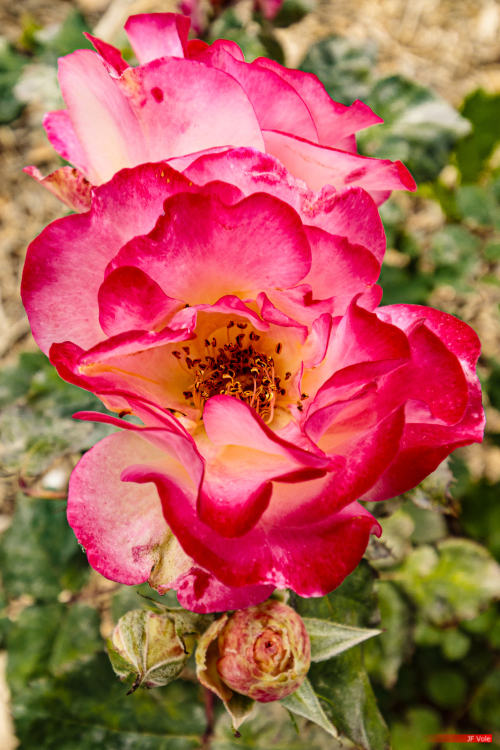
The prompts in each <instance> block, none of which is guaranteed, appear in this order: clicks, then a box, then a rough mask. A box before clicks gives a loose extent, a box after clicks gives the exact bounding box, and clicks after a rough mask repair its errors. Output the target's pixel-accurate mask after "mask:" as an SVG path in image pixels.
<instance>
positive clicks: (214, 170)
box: [173, 148, 313, 213]
mask: <svg viewBox="0 0 500 750" xmlns="http://www.w3.org/2000/svg"><path fill="white" fill-rule="evenodd" d="M173 166H175V168H176V169H179V170H180V171H182V172H183V173H184V175H186V177H189V179H191V180H193V182H195V183H196V184H198V185H205V184H206V183H208V182H211V181H213V180H225V181H226V182H228V183H230V184H232V185H237V186H238V187H239V188H240V190H241V191H242V192H243V193H244V195H251V194H252V193H258V192H264V193H269V194H270V195H274V196H275V197H276V198H280V199H281V200H283V201H285V203H288V204H289V205H290V206H292V208H295V210H296V211H297V213H300V211H301V206H302V204H303V202H304V201H305V200H306V199H308V202H311V200H312V198H313V194H312V192H311V191H310V190H309V189H308V188H307V186H306V184H305V183H304V182H303V181H302V180H298V179H297V178H295V177H293V175H291V174H290V173H289V172H288V171H287V170H286V169H285V168H284V166H283V165H282V164H280V162H279V161H278V160H277V159H275V158H274V157H273V156H271V155H270V154H264V153H262V152H261V151H256V150H255V149H252V148H232V149H225V150H223V151H216V150H215V149H214V150H210V151H209V152H207V153H205V154H201V155H199V156H198V157H197V158H195V159H193V160H192V161H191V163H190V164H189V165H188V166H187V167H185V168H183V167H182V165H179V166H178V167H177V166H176V164H175V162H174V163H173Z"/></svg>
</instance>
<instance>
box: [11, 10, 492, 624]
mask: <svg viewBox="0 0 500 750" xmlns="http://www.w3.org/2000/svg"><path fill="white" fill-rule="evenodd" d="M127 31H128V34H129V37H130V39H131V42H132V44H133V46H134V50H135V52H136V55H137V57H138V59H139V61H140V63H141V64H140V65H139V67H136V68H132V67H128V66H127V64H126V63H125V62H124V61H123V60H122V59H121V57H120V55H119V53H118V51H117V50H115V49H114V48H112V47H110V46H109V45H106V44H104V43H103V42H99V41H97V40H96V41H95V46H96V49H97V50H98V51H97V52H95V53H94V52H91V51H80V52H76V53H74V54H73V55H69V56H68V57H67V58H64V59H63V60H62V61H61V68H60V71H61V72H60V79H61V86H62V89H63V94H64V96H65V99H66V102H67V105H68V109H67V110H64V111H62V112H57V113H52V114H51V115H49V116H48V118H47V121H46V127H47V131H48V133H49V137H50V139H51V141H52V143H53V144H54V145H55V146H56V148H57V149H58V150H59V151H60V153H61V154H62V155H63V156H65V157H66V158H67V159H69V160H71V161H72V162H73V164H75V166H76V167H77V168H78V170H71V168H68V167H66V168H63V170H62V171H59V172H58V173H55V174H54V175H52V176H50V177H49V178H45V180H46V182H45V184H47V185H48V186H49V187H50V188H51V189H53V190H55V191H56V192H58V194H59V195H60V196H62V197H64V199H65V200H67V201H68V202H70V203H72V205H73V206H75V207H76V208H78V209H79V210H84V209H85V208H88V209H89V210H88V211H86V212H84V213H81V214H77V215H72V216H67V217H65V218H63V219H60V220H58V221H55V222H53V223H52V224H51V225H50V226H49V227H47V229H45V231H44V232H42V234H41V235H40V236H39V237H38V238H37V239H36V240H35V241H34V242H33V243H32V244H31V246H30V248H29V252H28V257H27V261H26V267H25V272H24V278H23V289H22V292H23V300H24V303H25V306H26V309H27V311H28V315H29V318H30V322H31V326H32V329H33V333H34V336H35V338H36V340H37V342H38V344H39V345H40V347H41V348H42V349H43V351H45V352H46V353H47V354H49V356H50V359H51V361H52V362H53V363H54V365H55V366H56V367H57V369H58V371H59V373H60V375H61V376H62V377H63V378H65V379H66V380H69V381H70V382H73V383H76V384H77V385H79V386H81V387H83V388H87V389H88V390H91V391H93V392H94V393H96V394H97V395H98V396H99V397H100V398H101V399H102V401H103V402H104V403H105V405H106V406H107V407H108V408H109V409H110V410H111V411H113V412H115V413H117V414H120V415H122V416H123V414H132V415H134V416H135V417H136V419H134V420H132V421H124V420H122V419H120V418H119V417H115V416H111V415H110V416H105V415H100V414H88V413H85V414H80V415H79V416H80V418H86V419H96V420H101V421H105V422H109V423H111V424H114V425H117V426H118V427H120V428H122V429H121V430H120V431H118V432H115V433H113V434H112V435H110V436H109V437H107V438H105V439H104V440H102V441H101V442H100V443H98V444H97V445H96V446H95V447H94V448H93V449H91V450H90V451H89V452H88V453H87V454H85V456H84V457H83V458H82V459H81V461H80V463H79V464H78V466H77V467H76V469H75V470H74V472H73V475H72V478H71V482H70V489H69V499H68V518H69V522H70V524H71V526H72V527H73V529H74V531H75V533H76V536H77V538H78V540H79V541H80V543H81V544H82V545H83V546H84V547H85V549H86V551H87V555H88V558H89V561H90V563H91V564H92V565H93V567H95V568H96V569H97V570H98V571H99V572H101V573H102V574H103V575H105V576H107V577H108V578H111V579H114V580H116V581H120V582H122V583H126V584H136V583H140V582H143V581H145V580H149V581H150V583H151V584H152V585H153V586H155V587H156V588H158V590H159V591H165V590H166V589H168V588H175V589H177V592H178V597H179V601H180V602H181V604H183V605H184V606H185V607H187V608H188V609H193V610H196V611H217V610H225V609H236V608H241V607H246V606H249V605H252V604H256V603H258V602H261V601H263V600H264V599H266V598H267V597H268V596H269V595H270V593H271V592H272V591H273V589H274V588H276V587H280V588H283V587H290V588H292V589H293V590H294V591H296V592H297V593H298V594H300V595H302V596H319V595H322V594H325V593H327V592H329V591H331V590H332V589H333V588H335V587H336V586H337V585H338V584H339V583H340V582H341V581H342V580H343V579H344V577H345V576H346V575H348V574H349V573H350V572H351V571H352V570H353V569H354V567H355V566H356V565H357V564H358V562H359V560H360V558H361V556H362V554H363V552H364V550H365V548H366V545H367V542H368V539H369V535H370V533H377V534H378V533H379V532H380V528H379V526H378V524H377V522H376V521H375V519H374V518H373V517H372V516H371V514H370V513H368V512H367V511H366V510H365V508H364V507H363V505H361V504H360V503H359V502H358V501H359V500H360V499H361V500H382V499H385V498H389V497H392V496H394V495H397V494H398V493H401V492H404V491H405V490H408V489H409V488H411V487H413V486H414V485H416V484H417V483H418V482H420V481H421V480H422V479H423V478H424V477H425V476H426V475H427V474H428V473H429V472H431V471H432V470H433V469H435V468H436V466H437V465H438V464H439V463H440V462H441V461H442V460H443V458H445V456H447V455H448V454H449V453H450V451H452V450H453V449H454V448H456V447H457V446H460V445H465V444H468V443H471V442H473V441H477V440H480V439H481V436H482V429H483V412H482V408H481V396H480V389H479V383H478V380H477V377H476V376H475V370H474V368H475V363H476V360H477V357H478V354H479V346H478V341H477V337H476V335H475V334H474V332H473V331H472V330H471V329H470V328H469V327H468V326H467V325H465V324H464V323H461V322H460V321H458V320H457V319H456V318H453V317H451V316H449V315H446V314H444V313H441V312H438V311H436V310H432V309H429V308H425V307H418V306H413V305H394V306H388V307H378V304H379V302H380V297H381V290H380V289H379V288H378V287H377V286H376V283H375V282H376V280H377V277H378V274H379V270H380V263H381V261H382V258H383V253H384V249H385V238H384V233H383V229H382V225H381V222H380V218H379V215H378V211H377V207H376V205H377V203H378V202H380V200H382V199H383V198H385V197H386V196H387V195H388V194H389V193H390V191H391V190H392V189H394V188H400V187H410V188H412V187H413V185H414V183H413V180H412V179H411V177H410V176H409V174H408V173H407V171H406V170H405V168H404V167H403V166H402V165H401V164H398V163H392V162H388V161H384V160H377V159H368V158H365V157H361V156H358V155H357V154H356V153H355V141H354V132H355V131H356V130H358V129H360V128H361V127H365V126H367V125H370V124H372V123H375V122H378V118H377V117H375V116H374V115H373V113H371V111H370V110H369V109H368V108H367V107H365V106H364V105H361V104H356V103H355V104H354V105H352V106H351V107H343V106H341V105H338V104H335V103H334V102H332V101H331V100H330V99H329V97H328V96H327V94H326V92H325V91H324V89H323V88H322V86H321V84H320V83H319V82H318V81H317V80H316V79H315V78H314V77H312V76H310V75H308V74H304V73H300V72H297V71H289V70H286V69H284V68H282V67H280V66H279V65H277V64H276V63H273V62H271V61H269V60H258V61H256V62H255V63H252V64H251V65H248V64H247V63H245V62H244V61H243V59H242V55H241V53H240V51H239V49H238V48H237V47H236V45H234V44H233V43H231V42H226V41H220V42H216V43H215V44H213V45H211V46H210V47H209V46H207V45H205V44H204V43H202V42H199V41H189V42H188V41H187V27H186V19H184V18H182V17H178V16H171V15H167V14H165V15H159V16H137V17H134V18H131V19H130V20H129V21H128V23H127ZM82 91H84V93H83V94H82ZM123 167H129V168H125V169H123Z"/></svg>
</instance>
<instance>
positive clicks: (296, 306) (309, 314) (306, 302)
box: [267, 284, 350, 338]
mask: <svg viewBox="0 0 500 750" xmlns="http://www.w3.org/2000/svg"><path fill="white" fill-rule="evenodd" d="M267 297H268V298H269V299H270V301H271V302H272V304H273V305H274V306H275V307H276V308H278V309H279V310H281V311H282V312H284V313H285V314H286V315H287V316H288V317H289V318H292V319H293V320H296V321H297V322H299V323H300V324H301V325H304V326H306V327H307V328H308V329H309V330H310V329H311V326H312V325H313V324H314V321H315V320H316V319H317V318H319V317H320V316H322V315H324V314H325V313H326V314H331V313H332V312H333V310H334V309H335V307H336V305H335V302H334V300H332V299H327V300H315V299H313V294H312V290H311V287H310V286H309V284H299V285H298V286H295V287H293V288H292V289H284V290H280V289H272V290H269V291H268V293H267ZM349 301H350V300H349ZM279 337H280V336H279ZM279 337H278V338H279Z"/></svg>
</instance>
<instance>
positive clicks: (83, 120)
mask: <svg viewBox="0 0 500 750" xmlns="http://www.w3.org/2000/svg"><path fill="white" fill-rule="evenodd" d="M129 70H131V69H130V68H127V69H126V70H125V71H124V73H123V74H122V75H123V76H126V75H127V73H128V71H129ZM58 77H59V84H60V86H61V91H62V95H63V97H64V101H65V102H66V105H67V107H68V112H69V116H70V118H71V122H72V123H73V127H74V131H75V133H76V136H77V138H78V140H79V142H80V143H81V148H82V150H83V152H84V154H85V155H86V158H87V163H88V165H89V168H90V171H89V172H88V173H86V176H87V177H88V178H89V179H90V181H91V182H92V183H93V184H100V183H102V182H106V181H107V180H109V179H111V177H112V176H113V175H114V174H115V172H117V171H118V170H120V169H123V167H130V166H133V165H135V164H141V163H144V162H146V161H148V149H147V148H146V145H145V142H144V136H143V133H142V130H141V126H140V124H139V122H138V120H137V117H136V115H135V113H134V111H133V109H132V107H131V106H130V103H129V102H128V100H127V98H126V97H125V96H124V95H123V93H122V91H121V90H120V87H119V85H118V81H119V80H120V79H118V78H115V77H112V76H110V74H109V70H108V69H107V67H106V64H105V63H104V61H103V60H102V59H101V57H100V56H99V55H98V54H97V53H96V52H93V51H91V50H78V51H77V52H73V53H72V54H70V55H66V57H61V58H60V59H59V75H58ZM96 123H99V127H96ZM165 155H166V154H163V156H165ZM74 163H75V166H80V165H79V164H78V163H76V162H74ZM83 171H85V170H83Z"/></svg>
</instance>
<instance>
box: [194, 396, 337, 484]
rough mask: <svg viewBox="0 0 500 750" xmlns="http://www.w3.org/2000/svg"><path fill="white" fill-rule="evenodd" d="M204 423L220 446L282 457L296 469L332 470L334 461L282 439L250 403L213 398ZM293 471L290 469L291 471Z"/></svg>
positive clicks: (212, 438)
mask: <svg viewBox="0 0 500 750" xmlns="http://www.w3.org/2000/svg"><path fill="white" fill-rule="evenodd" d="M203 423H204V425H205V430H206V432H207V435H208V438H209V439H210V440H211V441H212V443H214V445H216V446H218V447H223V446H228V445H229V446H240V447H243V448H248V449H252V450H256V451H261V452H264V453H266V454H270V455H271V456H282V457H284V458H286V459H288V460H289V461H292V462H293V463H295V465H296V468H303V467H309V468H315V469H326V470H328V469H330V468H331V462H330V460H329V459H328V458H327V457H326V456H325V455H324V454H323V453H321V451H319V452H318V451H316V452H315V453H312V452H309V451H305V450H303V449H302V448H298V447H297V446H295V445H293V444H292V443H288V442H287V441H286V440H283V439H282V438H280V437H279V436H278V435H277V434H276V433H275V432H273V431H272V430H271V429H270V428H269V427H268V426H267V425H266V424H265V423H264V421H263V420H262V419H261V418H260V417H259V416H258V415H257V412H256V411H255V410H254V409H251V408H250V406H248V404H246V403H244V402H243V401H239V400H238V399H236V398H233V397H232V396H212V398H209V399H208V401H207V402H206V404H205V408H204V411H203ZM292 468H293V466H290V469H289V471H290V470H291V469H292Z"/></svg>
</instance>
